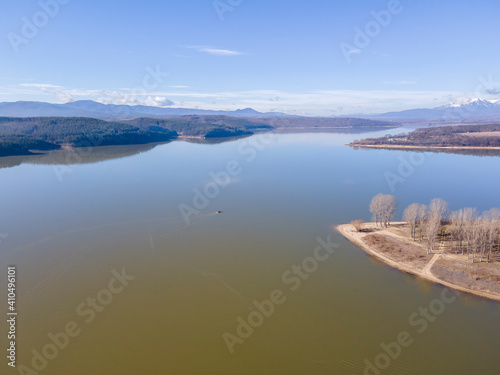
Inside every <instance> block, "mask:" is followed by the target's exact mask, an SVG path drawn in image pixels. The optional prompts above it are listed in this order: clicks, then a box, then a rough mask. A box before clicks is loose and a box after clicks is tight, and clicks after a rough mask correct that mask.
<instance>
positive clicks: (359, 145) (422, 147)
mask: <svg viewBox="0 0 500 375" xmlns="http://www.w3.org/2000/svg"><path fill="white" fill-rule="evenodd" d="M346 146H350V147H361V148H393V149H401V150H404V149H418V150H500V147H480V146H478V147H473V146H414V145H390V144H378V145H363V144H346Z"/></svg>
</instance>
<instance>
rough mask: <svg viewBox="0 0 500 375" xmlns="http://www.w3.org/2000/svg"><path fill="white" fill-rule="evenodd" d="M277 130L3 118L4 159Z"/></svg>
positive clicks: (230, 121)
mask: <svg viewBox="0 0 500 375" xmlns="http://www.w3.org/2000/svg"><path fill="white" fill-rule="evenodd" d="M272 129H273V127H272V126H269V125H266V124H261V123H255V122H250V121H248V120H247V119H243V118H235V117H227V116H180V117H174V118H169V119H153V118H137V119H134V120H124V121H105V120H100V119H95V118H86V117H23V118H19V117H0V156H7V155H29V154H30V153H31V150H41V151H46V150H53V149H58V148H60V147H61V146H62V145H69V146H73V147H88V146H92V147H94V146H109V145H130V144H145V143H151V142H165V141H170V140H172V139H175V138H177V137H178V136H185V137H198V138H205V139H208V138H227V137H240V136H247V135H252V134H254V132H256V131H269V130H272Z"/></svg>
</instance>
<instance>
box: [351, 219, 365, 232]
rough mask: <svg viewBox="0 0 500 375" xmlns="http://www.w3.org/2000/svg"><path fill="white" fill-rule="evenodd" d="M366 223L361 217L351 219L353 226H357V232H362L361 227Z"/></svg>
mask: <svg viewBox="0 0 500 375" xmlns="http://www.w3.org/2000/svg"><path fill="white" fill-rule="evenodd" d="M364 223H365V221H364V220H361V219H358V220H353V221H351V224H352V226H353V227H354V228H356V231H357V232H361V229H362V228H363V224H364Z"/></svg>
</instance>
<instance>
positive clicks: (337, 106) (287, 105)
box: [0, 83, 461, 116]
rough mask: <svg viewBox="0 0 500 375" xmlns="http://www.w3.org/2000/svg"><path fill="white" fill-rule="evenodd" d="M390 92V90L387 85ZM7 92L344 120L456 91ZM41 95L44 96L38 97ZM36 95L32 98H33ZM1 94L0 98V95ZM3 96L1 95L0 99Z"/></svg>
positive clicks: (47, 88)
mask: <svg viewBox="0 0 500 375" xmlns="http://www.w3.org/2000/svg"><path fill="white" fill-rule="evenodd" d="M388 87H390V86H388ZM0 88H1V87H0ZM10 90H11V95H10V98H12V94H13V93H17V96H21V97H23V96H28V97H29V100H33V99H36V100H46V101H50V99H48V98H44V96H45V95H49V94H50V95H51V96H52V97H54V96H55V97H56V98H58V99H59V100H64V101H68V99H72V100H85V99H87V100H88V99H90V100H94V101H97V102H101V103H106V104H127V105H148V106H157V107H184V108H200V109H211V110H236V109H241V108H248V107H251V108H254V109H255V110H258V111H261V112H272V111H278V112H285V113H289V114H295V115H304V116H307V115H312V116H315V115H321V116H330V115H346V114H353V113H382V112H389V111H397V110H403V109H411V108H425V107H428V108H431V107H436V106H438V105H442V104H448V103H449V102H450V98H457V97H459V96H460V94H461V93H460V92H453V91H417V90H408V89H406V88H405V89H404V90H403V87H401V88H399V89H398V87H396V86H395V87H394V88H393V89H388V90H374V91H361V90H321V91H320V90H317V91H305V92H289V91H280V90H247V91H210V92H203V91H194V90H192V91H191V90H179V89H178V87H174V88H171V89H170V90H154V91H151V92H148V94H147V95H140V94H137V93H136V92H135V91H134V90H132V89H118V90H90V89H87V90H84V89H68V88H61V87H60V86H56V85H49V84H36V83H35V84H23V85H22V86H21V85H17V89H15V88H14V87H13V88H12V89H10ZM40 92H43V93H44V95H42V96H41V95H40ZM37 93H38V94H37ZM0 95H1V93H0ZM2 96H3V95H2Z"/></svg>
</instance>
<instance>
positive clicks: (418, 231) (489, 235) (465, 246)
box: [336, 194, 500, 301]
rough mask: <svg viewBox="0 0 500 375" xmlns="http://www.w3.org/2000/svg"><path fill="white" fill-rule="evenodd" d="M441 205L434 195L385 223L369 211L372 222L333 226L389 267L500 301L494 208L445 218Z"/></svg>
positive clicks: (498, 216) (498, 225) (498, 227)
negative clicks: (400, 218) (426, 204)
mask: <svg viewBox="0 0 500 375" xmlns="http://www.w3.org/2000/svg"><path fill="white" fill-rule="evenodd" d="M380 196H381V195H380V194H379V195H378V196H377V197H380ZM383 197H390V196H383ZM374 200H375V198H374ZM372 203H373V201H372ZM375 203H377V202H375ZM379 203H380V202H379ZM374 206H376V205H373V206H372V207H371V208H374ZM380 207H381V206H380V205H379V208H380ZM446 209H447V204H446V202H444V201H442V200H441V199H435V200H433V201H432V202H431V204H430V205H429V207H427V206H425V205H419V204H413V205H411V206H409V207H408V208H407V209H406V210H405V215H404V216H405V217H404V219H405V221H400V222H392V223H388V222H387V221H386V220H385V219H382V220H380V217H376V215H374V216H375V217H376V220H377V221H376V222H370V223H364V222H362V221H361V220H356V221H353V222H351V224H342V225H338V226H337V227H336V229H337V231H338V232H339V233H340V234H342V235H343V236H344V237H346V238H347V239H348V240H349V241H351V242H352V243H354V244H355V245H357V246H359V247H360V248H362V249H363V250H364V251H366V252H367V253H368V254H370V255H371V256H374V257H375V258H377V259H378V260H380V261H382V262H383V263H385V264H387V265H389V266H391V267H394V268H396V269H398V270H401V271H404V272H407V273H410V274H413V275H416V276H419V277H421V278H423V279H426V280H429V281H431V282H434V283H438V284H441V285H444V286H446V287H449V288H452V289H455V290H458V291H462V292H466V293H470V294H474V295H477V296H480V297H484V298H488V299H492V300H496V301H500V254H499V245H500V210H498V209H492V210H490V211H488V212H486V213H485V214H483V216H478V215H477V214H476V212H475V210H473V209H463V210H459V211H456V212H453V213H450V214H449V215H447V217H445V213H446ZM382 210H383V209H382ZM419 216H420V217H419Z"/></svg>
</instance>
